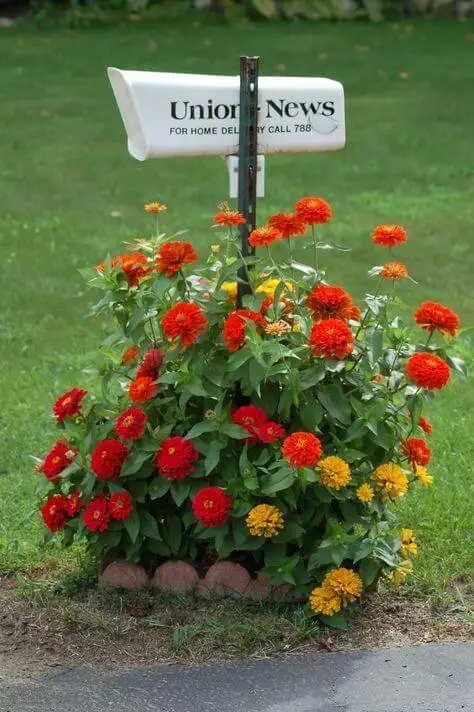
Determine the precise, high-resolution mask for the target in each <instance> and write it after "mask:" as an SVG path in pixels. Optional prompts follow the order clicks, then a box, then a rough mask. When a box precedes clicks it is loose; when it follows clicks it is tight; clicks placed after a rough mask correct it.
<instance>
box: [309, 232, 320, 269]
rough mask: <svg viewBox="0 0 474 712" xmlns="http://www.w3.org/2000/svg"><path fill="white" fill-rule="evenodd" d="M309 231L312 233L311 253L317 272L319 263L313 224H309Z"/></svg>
mask: <svg viewBox="0 0 474 712" xmlns="http://www.w3.org/2000/svg"><path fill="white" fill-rule="evenodd" d="M311 231H312V233H313V255H314V269H315V270H316V272H318V274H319V264H318V244H317V241H316V233H315V231H314V225H311Z"/></svg>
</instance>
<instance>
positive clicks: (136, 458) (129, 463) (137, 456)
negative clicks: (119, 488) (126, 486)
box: [120, 451, 150, 477]
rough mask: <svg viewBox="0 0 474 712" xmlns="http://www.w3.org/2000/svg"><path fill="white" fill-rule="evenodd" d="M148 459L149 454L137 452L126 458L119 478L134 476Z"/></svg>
mask: <svg viewBox="0 0 474 712" xmlns="http://www.w3.org/2000/svg"><path fill="white" fill-rule="evenodd" d="M149 459H150V453H149V452H143V451H140V452H137V453H132V454H131V455H129V456H128V458H127V460H126V462H125V464H124V466H123V467H122V471H121V473H120V474H121V476H122V477H126V476H127V475H134V474H135V473H136V472H138V470H139V469H140V468H141V467H142V465H143V464H144V463H145V462H146V461H147V460H149Z"/></svg>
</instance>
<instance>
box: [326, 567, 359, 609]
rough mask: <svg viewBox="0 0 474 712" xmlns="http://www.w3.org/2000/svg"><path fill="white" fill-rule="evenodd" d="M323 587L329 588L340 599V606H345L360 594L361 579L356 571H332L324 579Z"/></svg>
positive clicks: (342, 569) (343, 569) (344, 569)
mask: <svg viewBox="0 0 474 712" xmlns="http://www.w3.org/2000/svg"><path fill="white" fill-rule="evenodd" d="M323 586H325V587H328V588H331V589H332V590H333V591H334V593H335V594H337V595H338V596H340V597H341V600H342V605H343V606H347V604H348V603H352V602H353V601H355V600H356V598H359V597H360V596H361V594H362V588H363V586H362V579H361V577H360V576H359V574H358V573H357V572H356V571H352V569H346V568H344V567H342V568H340V569H333V570H332V571H330V572H329V573H328V574H326V576H325V577H324V581H323Z"/></svg>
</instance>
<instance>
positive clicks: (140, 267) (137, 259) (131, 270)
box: [110, 252, 151, 287]
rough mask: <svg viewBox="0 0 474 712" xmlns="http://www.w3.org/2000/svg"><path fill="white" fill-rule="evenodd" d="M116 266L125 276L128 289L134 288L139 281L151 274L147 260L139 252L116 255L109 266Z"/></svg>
mask: <svg viewBox="0 0 474 712" xmlns="http://www.w3.org/2000/svg"><path fill="white" fill-rule="evenodd" d="M117 265H120V267H121V269H122V272H124V274H125V275H126V277H127V280H128V283H129V285H130V287H136V286H137V285H138V284H139V282H140V280H141V279H143V278H144V277H147V276H148V275H149V274H150V272H151V267H150V265H149V264H148V260H147V258H146V257H145V255H142V254H140V252H130V253H125V254H124V255H117V256H116V257H114V258H113V260H112V261H111V263H110V266H111V267H116V266H117Z"/></svg>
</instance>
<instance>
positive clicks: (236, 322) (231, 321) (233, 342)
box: [223, 309, 265, 351]
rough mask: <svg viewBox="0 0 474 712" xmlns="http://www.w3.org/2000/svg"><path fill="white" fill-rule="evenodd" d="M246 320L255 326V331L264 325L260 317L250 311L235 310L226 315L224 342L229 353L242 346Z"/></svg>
mask: <svg viewBox="0 0 474 712" xmlns="http://www.w3.org/2000/svg"><path fill="white" fill-rule="evenodd" d="M246 319H251V320H252V321H253V322H255V324H257V329H259V330H260V329H261V328H262V327H263V326H264V325H265V320H264V319H263V317H262V315H261V314H259V313H258V312H256V311H253V310H252V309H236V310H235V311H233V312H231V313H230V314H228V315H227V317H226V319H225V321H224V329H223V332H224V341H225V342H226V344H227V348H228V349H229V351H237V350H238V349H240V347H241V346H243V345H244V342H245V335H246V330H247V323H246Z"/></svg>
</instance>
